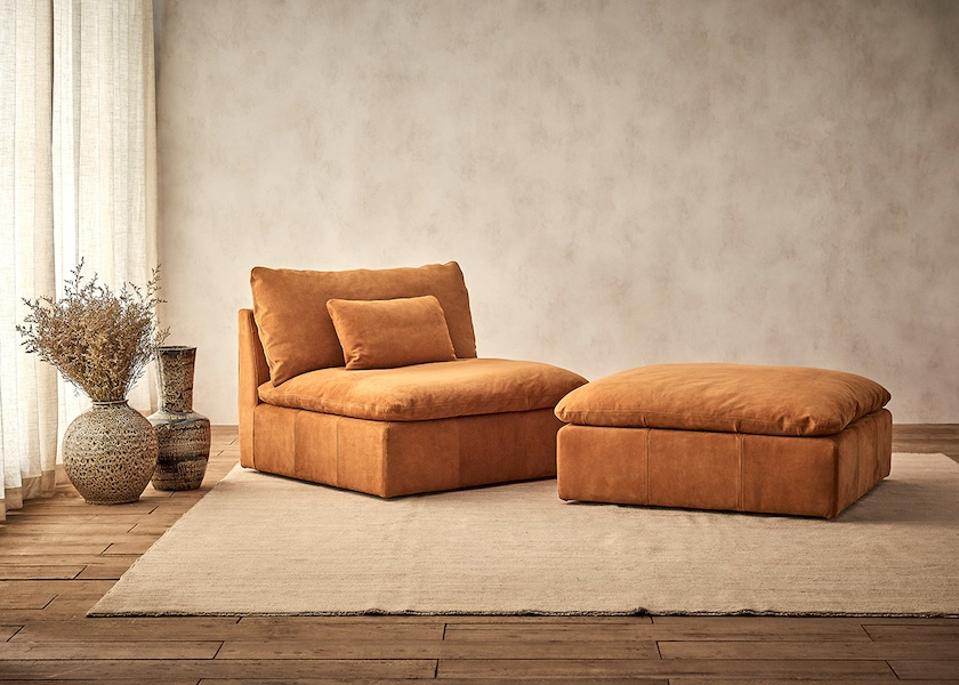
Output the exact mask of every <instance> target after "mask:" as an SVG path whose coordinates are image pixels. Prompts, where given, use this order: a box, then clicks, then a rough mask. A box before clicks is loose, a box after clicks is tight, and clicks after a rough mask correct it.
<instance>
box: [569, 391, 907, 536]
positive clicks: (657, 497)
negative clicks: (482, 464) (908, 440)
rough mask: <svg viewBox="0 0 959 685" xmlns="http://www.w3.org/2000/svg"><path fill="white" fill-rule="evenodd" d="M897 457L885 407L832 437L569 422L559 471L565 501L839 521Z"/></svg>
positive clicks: (890, 416) (879, 479) (886, 472)
mask: <svg viewBox="0 0 959 685" xmlns="http://www.w3.org/2000/svg"><path fill="white" fill-rule="evenodd" d="M891 458H892V414H890V413H889V412H888V411H886V410H885V409H881V410H879V411H876V412H873V413H871V414H867V415H866V416H864V417H862V418H861V419H859V420H858V421H855V422H854V423H852V424H850V425H849V426H848V427H847V428H846V429H845V430H843V431H842V432H840V433H837V434H835V435H826V436H822V437H784V436H774V435H751V434H743V433H712V432H707V431H688V430H665V429H659V428H612V427H600V426H578V425H567V426H564V427H563V428H562V429H560V431H559V435H558V436H557V451H556V468H557V479H558V492H559V496H560V498H562V499H564V500H581V501H587V502H611V503H616V504H643V505H654V506H664V507H682V508H691V509H724V510H732V511H749V512H758V513H768V514H796V515H801V516H820V517H825V518H832V517H834V516H836V515H837V514H839V513H840V512H841V511H842V510H843V509H845V508H846V507H848V506H849V505H850V504H852V503H853V502H855V501H856V500H858V499H859V498H860V497H862V496H863V495H865V494H866V493H867V492H869V491H870V490H871V489H872V488H873V487H875V485H876V484H877V483H878V482H879V481H881V480H882V479H883V478H885V477H886V476H888V475H889V469H890V465H891Z"/></svg>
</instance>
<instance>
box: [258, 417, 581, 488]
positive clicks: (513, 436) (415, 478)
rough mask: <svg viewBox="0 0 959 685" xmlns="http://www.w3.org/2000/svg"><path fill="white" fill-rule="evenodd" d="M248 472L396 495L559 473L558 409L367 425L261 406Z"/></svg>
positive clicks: (359, 420)
mask: <svg viewBox="0 0 959 685" xmlns="http://www.w3.org/2000/svg"><path fill="white" fill-rule="evenodd" d="M254 414H255V416H254V421H255V424H256V427H255V430H254V451H255V454H256V458H255V461H254V460H250V459H247V460H246V461H245V463H244V466H250V467H255V468H257V469H259V470H260V471H266V472H268V473H276V474H279V475H283V476H290V477H292V478H299V479H301V480H307V481H312V482H315V483H325V484H327V485H333V486H336V487H340V488H347V489H350V490H358V491H360V492H367V493H370V494H373V495H379V496H380V497H395V496H398V495H408V494H412V493H418V492H433V491H439V490H453V489H457V488H464V487H471V486H474V485H483V484H486V483H500V482H508V481H519V480H531V479H535V478H551V477H552V476H554V475H555V474H556V431H557V430H558V429H559V427H560V426H561V425H562V424H561V423H560V422H559V420H558V419H557V418H556V417H555V416H554V415H553V411H552V409H540V410H537V411H524V412H512V413H506V414H486V415H482V416H465V417H459V418H450V419H437V420H432V421H407V422H390V421H368V420H365V419H353V418H348V417H343V416H333V415H331V414H321V413H318V412H312V411H304V410H300V409H288V408H284V407H275V406H272V405H269V404H260V405H258V406H257V407H256V409H255V412H254Z"/></svg>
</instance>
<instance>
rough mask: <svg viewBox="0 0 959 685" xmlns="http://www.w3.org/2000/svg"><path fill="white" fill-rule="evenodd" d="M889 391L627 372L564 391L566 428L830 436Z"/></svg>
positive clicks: (687, 369) (865, 385)
mask: <svg viewBox="0 0 959 685" xmlns="http://www.w3.org/2000/svg"><path fill="white" fill-rule="evenodd" d="M887 402H889V392H888V391H887V390H886V389H885V388H883V387H882V386H881V385H879V384H878V383H875V382H874V381H871V380H869V379H868V378H863V377H862V376H857V375H855V374H851V373H844V372H842V371H828V370H825V369H807V368H799V367H787V366H748V365H743V364H660V365H656V366H644V367H641V368H638V369H629V370H627V371H622V372H620V373H617V374H613V375H612V376H607V377H606V378H602V379H600V380H597V381H593V382H592V383H590V384H589V385H587V386H584V387H582V388H580V389H578V390H576V391H574V392H571V393H570V394H569V395H567V396H566V397H565V398H563V400H562V401H560V403H559V405H558V406H557V407H556V415H557V416H558V417H559V418H560V419H562V420H563V421H565V422H566V423H574V424H578V425H586V426H619V427H633V428H634V427H647V428H671V429H684V430H704V431H717V432H729V433H755V434H760V435H796V436H811V435H831V434H833V433H838V432H839V431H841V430H843V429H844V428H846V426H848V425H850V424H851V423H852V422H854V421H856V420H857V419H859V418H860V417H863V416H865V415H866V414H869V413H872V412H874V411H877V410H879V409H881V408H882V407H884V406H885V405H886V403H887Z"/></svg>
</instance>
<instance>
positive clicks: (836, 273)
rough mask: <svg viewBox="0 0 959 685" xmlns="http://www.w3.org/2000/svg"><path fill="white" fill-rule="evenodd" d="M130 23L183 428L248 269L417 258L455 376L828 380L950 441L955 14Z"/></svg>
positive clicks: (900, 4) (939, 8)
mask: <svg viewBox="0 0 959 685" xmlns="http://www.w3.org/2000/svg"><path fill="white" fill-rule="evenodd" d="M158 7H159V8H160V11H162V13H163V16H162V18H161V25H162V35H161V37H160V41H159V96H158V103H159V145H160V151H159V160H160V185H161V196H160V212H161V216H160V232H161V258H162V262H163V265H164V267H165V277H166V284H167V296H168V299H169V305H168V306H167V317H168V321H169V323H170V324H172V326H173V330H174V336H173V341H175V342H178V343H191V344H196V345H198V346H199V348H200V352H199V371H198V378H197V389H196V404H197V408H198V409H199V410H200V411H202V412H205V413H207V414H209V415H210V416H211V417H212V418H213V420H214V421H215V422H218V423H229V422H234V421H235V417H236V411H235V406H234V405H235V384H236V381H235V378H236V371H235V368H236V341H235V339H236V326H235V316H236V309H237V308H239V307H241V306H245V305H248V304H249V302H250V296H249V287H248V280H247V279H248V272H249V269H250V267H251V266H253V265H255V264H263V265H271V266H291V267H304V268H318V269H337V268H349V267H358V266H366V267H377V266H393V265H416V264H421V263H425V262H436V261H446V260H449V259H457V260H459V261H460V263H461V264H462V265H463V268H464V271H465V273H466V276H467V282H468V285H469V287H470V291H471V296H472V302H473V311H474V317H475V321H476V330H477V335H478V342H479V350H480V354H481V355H484V356H507V357H516V358H528V359H538V360H544V361H549V362H553V363H556V364H559V365H562V366H566V367H569V368H572V369H575V370H577V371H580V372H582V373H584V374H586V375H588V376H590V377H595V376H598V375H601V374H606V373H609V372H611V371H615V370H618V369H621V368H624V367H629V366H636V365H640V364H647V363H652V362H665V361H685V360H728V361H737V362H765V363H781V364H802V365H816V366H824V367H834V368H841V369H847V370H850V371H854V372H859V373H862V374H865V375H868V376H871V377H874V378H875V379H877V380H879V381H880V382H882V383H884V384H885V385H887V386H888V387H889V388H890V390H891V391H892V393H893V396H894V401H893V405H892V409H893V411H894V412H895V415H896V418H897V420H901V421H957V420H959V343H957V341H959V308H957V305H959V39H957V36H959V3H955V2H942V3H933V2H906V1H904V0H892V1H888V2H859V1H856V2H836V1H833V0H828V1H823V2H802V1H800V2H797V1H793V0H789V1H782V2H749V1H741V2H733V1H728V2H727V1H722V0H710V1H708V2H706V1H704V2H695V1H688V0H685V1H684V0H669V1H664V2H639V1H622V2H560V1H559V0H557V1H555V2H509V1H506V0H495V1H488V2H483V1H478V0H434V1H433V2H409V1H406V0H399V1H396V0H389V1H387V0H381V1H374V2H363V1H356V0H346V1H343V2H322V1H320V0H316V1H307V0H302V1H289V2H280V1H267V0H203V1H202V2H200V1H196V0H181V1H177V0H166V2H164V3H162V5H159V6H158Z"/></svg>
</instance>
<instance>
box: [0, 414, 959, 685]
mask: <svg viewBox="0 0 959 685" xmlns="http://www.w3.org/2000/svg"><path fill="white" fill-rule="evenodd" d="M213 440H214V443H213V455H214V456H213V457H212V458H211V462H210V468H209V471H208V473H207V478H206V480H205V482H204V486H203V488H202V489H201V490H200V491H198V492H186V493H175V494H170V493H161V492H157V491H155V490H153V489H152V488H148V489H147V491H146V492H145V493H144V496H143V498H142V499H141V500H140V501H139V502H138V503H136V504H130V505H122V506H117V507H94V506H89V505H87V504H85V503H84V502H83V500H81V499H80V498H79V496H78V495H77V494H76V493H75V492H74V490H73V489H72V488H71V487H70V486H68V485H64V486H62V487H60V488H59V489H58V490H57V493H56V496H55V497H52V498H50V499H44V500H36V501H32V502H28V503H27V505H26V506H25V507H24V508H23V509H22V510H20V511H15V512H11V514H10V515H9V517H8V520H7V522H6V523H5V524H0V680H2V681H5V682H27V681H36V680H38V679H43V680H49V681H53V682H63V683H67V682H69V683H72V684H73V685H78V684H80V683H112V684H113V685H117V684H119V683H131V684H132V683H138V684H139V683H168V684H173V685H178V684H181V683H182V684H184V685H186V684H196V683H207V684H211V685H212V684H213V683H217V684H219V685H229V684H240V683H263V682H277V683H278V682H283V683H296V684H301V685H306V684H308V683H317V684H318V683H333V682H369V683H388V682H399V681H400V680H401V679H402V680H407V681H408V680H410V679H413V680H434V679H440V680H445V681H446V682H451V683H452V682H461V683H483V682H486V683H491V682H509V681H513V680H519V679H523V680H524V682H547V681H548V682H550V683H600V682H601V683H618V682H644V683H664V684H665V683H669V684H670V685H699V684H706V683H709V684H710V685H726V684H731V683H753V685H758V684H759V683H762V684H763V685H775V684H779V683H783V684H785V683H796V682H818V683H827V682H842V683H847V684H849V683H861V684H862V683H890V682H895V681H897V680H906V681H910V682H915V683H926V685H933V683H956V684H959V620H957V619H875V618H872V619H850V618H835V619H822V618H755V617H704V618H698V617H679V616H663V617H658V616H657V617H649V616H641V617H635V618H620V617H614V618H592V617H590V618H562V617H556V618H545V617H483V616H479V617H469V616H461V617H429V616H428V617H396V616H394V617H330V618H326V617H280V618H275V617H255V616H249V617H242V618H239V619H237V618H202V617H197V618H145V619H138V618H137V619H87V618H84V613H85V612H86V611H87V609H89V608H90V607H91V606H93V604H94V603H95V602H96V601H97V599H98V598H99V597H100V596H102V595H103V593H104V592H106V591H107V589H109V588H110V586H111V585H112V584H113V583H114V582H115V581H116V579H117V578H119V577H120V575H121V574H122V573H123V572H124V570H126V569H127V568H128V567H129V566H130V564H132V563H133V562H134V561H135V560H136V558H137V557H138V556H139V555H140V554H142V553H143V552H144V551H145V550H146V549H147V548H149V547H150V545H151V544H152V543H153V542H154V541H155V540H156V539H157V537H159V536H160V535H161V534H162V533H163V531H165V530H166V529H167V528H168V527H169V526H170V525H172V524H173V523H174V522H175V521H176V520H177V518H179V517H180V516H181V515H182V514H183V513H184V512H185V511H186V510H187V509H189V508H190V507H191V506H193V504H194V503H195V502H196V501H197V500H198V499H200V498H201V497H202V496H203V495H204V493H205V492H207V491H208V490H209V489H210V488H211V487H212V486H213V485H214V484H215V483H216V482H217V481H218V480H219V479H220V478H222V477H223V475H224V474H226V473H227V472H228V471H229V470H230V468H231V467H232V466H233V464H234V463H236V461H237V456H238V454H237V446H236V429H235V428H233V427H219V428H215V429H214V433H213ZM895 449H896V450H897V451H904V452H908V451H911V452H944V453H947V454H948V455H949V456H951V457H952V458H953V459H956V460H957V461H959V425H922V426H920V425H910V426H897V427H896V430H895ZM957 495H959V493H957ZM957 572H959V569H957ZM888 590H889V591H890V592H895V588H889V589H888Z"/></svg>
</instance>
